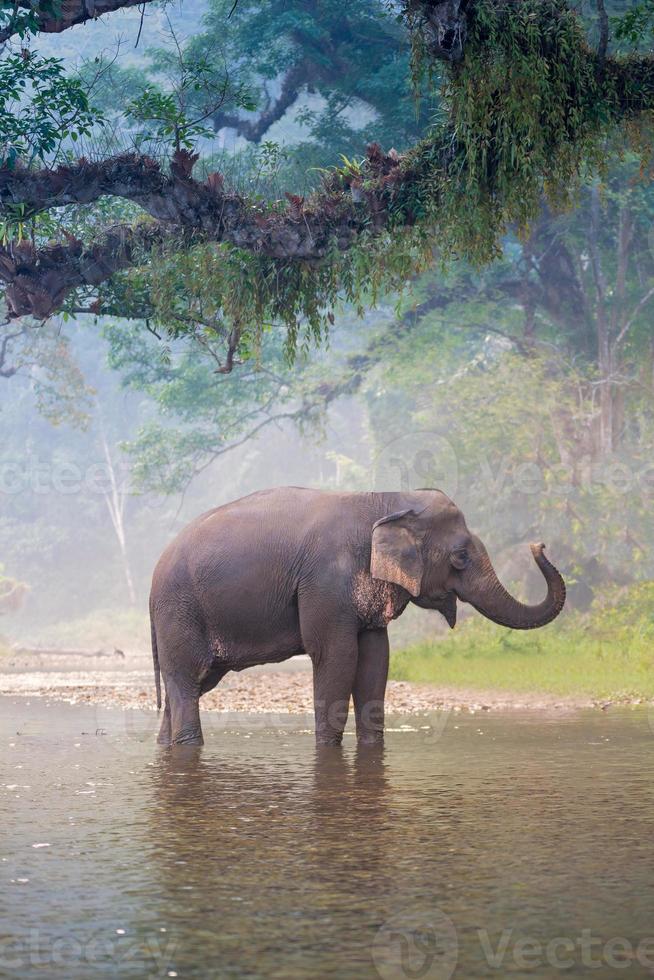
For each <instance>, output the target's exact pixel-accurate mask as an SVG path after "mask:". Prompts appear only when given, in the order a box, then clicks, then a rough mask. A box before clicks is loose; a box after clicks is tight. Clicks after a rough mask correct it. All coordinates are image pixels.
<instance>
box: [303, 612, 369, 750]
mask: <svg viewBox="0 0 654 980" xmlns="http://www.w3.org/2000/svg"><path fill="white" fill-rule="evenodd" d="M358 652H359V651H358V645H357V635H356V631H355V630H353V631H352V632H351V634H346V635H343V634H339V635H336V636H332V637H330V638H329V639H328V640H327V641H326V642H325V641H323V642H321V643H320V647H319V649H318V650H316V652H315V654H312V656H311V659H312V660H313V703H314V712H315V718H316V742H317V743H318V745H340V744H341V741H342V740H343V730H344V728H345V724H346V722H347V715H348V709H349V706H350V698H351V696H352V688H353V685H354V677H355V674H356V668H357V656H358Z"/></svg>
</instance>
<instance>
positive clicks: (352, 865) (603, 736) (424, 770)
mask: <svg viewBox="0 0 654 980" xmlns="http://www.w3.org/2000/svg"><path fill="white" fill-rule="evenodd" d="M155 717H156V716H155V715H154V713H152V712H122V711H117V710H116V711H112V710H109V709H103V710H102V711H101V712H100V711H99V709H96V708H92V707H79V706H70V705H63V704H56V703H51V704H48V703H47V702H46V701H45V700H44V699H40V700H39V699H32V700H29V699H26V698H2V699H0V766H1V768H0V834H1V837H0V976H3V977H5V976H6V977H12V978H13V977H44V976H47V977H49V978H50V977H55V978H59V977H61V978H66V980H89V978H94V977H111V976H120V977H156V976H161V977H166V976H168V977H175V976H178V977H180V978H181V977H198V978H200V977H202V978H206V977H239V978H240V977H247V978H263V977H280V978H282V977H283V978H305V977H317V978H328V977H338V978H349V977H355V978H359V977H361V978H368V977H371V978H381V980H386V978H389V980H390V978H400V980H401V978H411V980H416V978H420V980H423V978H436V980H449V978H450V977H452V976H454V977H460V978H465V980H470V978H477V977H505V976H511V977H552V976H556V975H558V974H560V973H565V974H567V975H569V976H575V977H577V976H586V975H588V976H592V977H599V978H602V977H617V976H626V977H641V976H642V977H645V976H651V975H653V974H654V806H653V804H654V798H653V797H654V791H653V790H654V781H653V775H654V773H653V765H652V759H653V756H654V718H653V717H652V715H651V712H648V709H647V708H627V709H613V708H612V709H610V710H608V711H606V712H603V711H599V710H594V711H593V710H585V711H576V712H570V713H567V714H565V713H563V714H562V713H561V712H558V713H552V714H545V713H539V712H531V713H524V714H520V713H517V712H513V713H511V712H504V713H490V712H478V713H476V714H464V713H459V714H456V713H451V714H447V715H445V714H443V715H434V716H432V717H431V718H430V719H429V724H425V720H424V719H423V720H421V721H420V722H419V723H418V722H416V723H415V724H408V723H407V719H406V717H405V718H402V719H401V720H398V721H397V722H395V723H394V722H393V719H391V724H390V726H389V727H390V728H391V731H389V733H388V736H387V742H386V747H385V749H384V750H383V752H380V751H372V750H366V751H363V750H361V751H357V749H356V747H355V744H354V741H353V739H352V738H351V737H348V738H346V742H345V745H344V748H343V749H342V750H338V749H328V750H322V751H317V750H316V749H315V748H314V745H313V736H312V734H311V733H310V731H308V730H307V729H306V727H301V725H302V723H301V722H299V721H298V719H289V720H288V722H287V723H285V724H275V725H271V722H270V721H269V720H266V719H264V720H263V721H262V719H261V718H260V717H258V718H254V717H248V716H240V717H236V716H230V718H229V719H227V720H226V719H220V716H219V715H217V714H215V713H212V714H207V715H205V716H204V718H203V723H204V728H205V736H206V739H207V744H206V745H205V747H204V748H203V749H201V750H198V749H177V750H174V751H165V750H161V749H159V748H157V747H156V746H155V745H154V744H153V741H152V731H153V728H154V724H155ZM304 724H305V723H304Z"/></svg>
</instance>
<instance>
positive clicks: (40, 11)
mask: <svg viewBox="0 0 654 980" xmlns="http://www.w3.org/2000/svg"><path fill="white" fill-rule="evenodd" d="M144 3H150V0H62V2H61V3H57V2H53V0H51V2H47V0H46V2H43V0H41V2H40V3H37V4H36V5H34V4H32V3H29V2H28V0H18V2H17V3H16V4H15V10H16V15H15V16H14V17H12V18H11V20H10V21H9V23H8V24H7V25H6V26H5V27H3V28H2V29H0V44H4V43H5V41H8V40H9V38H11V37H13V35H14V34H16V33H17V32H18V26H19V23H20V20H19V17H20V14H21V13H22V12H24V11H25V12H27V11H30V10H31V9H33V10H34V13H35V18H36V28H37V30H38V31H40V32H41V33H43V34H60V33H61V32H62V31H67V30H68V28H69V27H74V26H75V25H76V24H84V23H85V22H86V21H87V20H95V19H96V18H98V17H101V16H102V15H103V14H110V13H113V12H114V11H115V10H121V9H122V8H123V7H136V6H140V5H141V4H144Z"/></svg>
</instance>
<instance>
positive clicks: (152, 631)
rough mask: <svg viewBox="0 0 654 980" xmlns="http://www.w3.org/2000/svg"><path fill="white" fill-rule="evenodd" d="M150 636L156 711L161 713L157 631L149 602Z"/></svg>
mask: <svg viewBox="0 0 654 980" xmlns="http://www.w3.org/2000/svg"><path fill="white" fill-rule="evenodd" d="M150 636H151V637H152V662H153V664H154V686H155V687H156V689H157V711H161V670H160V668H159V654H158V653H157V631H156V630H155V628H154V609H153V608H152V602H150Z"/></svg>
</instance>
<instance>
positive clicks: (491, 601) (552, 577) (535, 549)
mask: <svg viewBox="0 0 654 980" xmlns="http://www.w3.org/2000/svg"><path fill="white" fill-rule="evenodd" d="M479 545H480V550H481V555H480V561H475V562H473V564H472V565H471V566H470V568H469V569H468V570H466V571H465V572H464V573H463V575H462V587H461V589H460V590H459V589H458V588H457V592H458V593H459V597H460V598H461V599H463V600H464V602H469V603H470V604H471V605H472V606H474V607H475V609H476V610H477V611H478V612H480V613H481V614H482V615H483V616H486V617H487V618H488V619H491V620H492V621H493V622H494V623H499V625H500V626H508V627H509V628H510V629H514V630H532V629H536V628H537V627H538V626H545V625H546V624H547V623H551V621H552V620H553V619H556V617H557V616H558V615H559V613H560V612H561V610H562V609H563V605H564V603H565V582H564V581H563V579H562V577H561V575H560V573H559V572H558V571H557V569H556V568H555V567H554V565H552V563H551V562H550V561H548V559H547V558H546V557H545V555H544V553H543V551H544V548H545V545H544V544H532V545H530V547H531V553H532V554H533V556H534V560H535V562H536V564H537V565H538V567H539V568H540V570H541V572H542V573H543V578H544V579H545V581H546V582H547V595H546V597H545V598H544V599H543V601H542V602H539V603H538V604H537V605H535V606H528V605H525V604H524V603H522V602H518V600H517V599H514V598H513V596H512V595H510V594H509V593H508V592H507V590H506V589H505V588H504V586H503V585H502V583H501V582H500V580H499V579H498V577H497V575H496V574H495V569H494V568H493V566H492V564H491V560H490V558H489V557H488V555H487V553H486V549H485V548H484V547H483V545H481V542H479Z"/></svg>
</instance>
